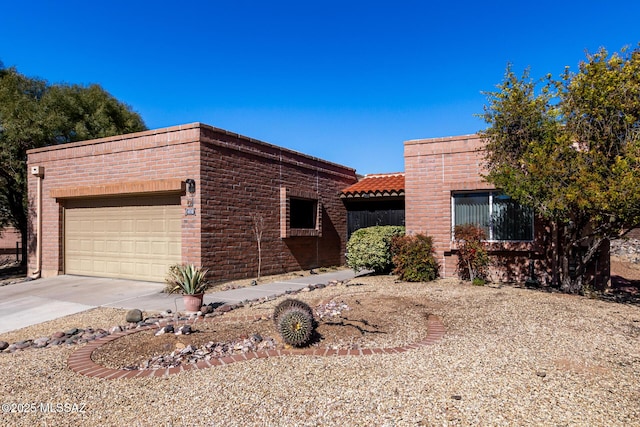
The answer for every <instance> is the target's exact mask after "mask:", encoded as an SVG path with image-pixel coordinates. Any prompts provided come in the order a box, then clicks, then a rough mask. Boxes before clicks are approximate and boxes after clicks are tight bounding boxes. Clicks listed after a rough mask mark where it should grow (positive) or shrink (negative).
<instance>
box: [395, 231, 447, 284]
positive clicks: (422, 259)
mask: <svg viewBox="0 0 640 427" xmlns="http://www.w3.org/2000/svg"><path fill="white" fill-rule="evenodd" d="M391 252H392V253H393V264H394V266H395V268H394V270H393V272H394V273H395V274H397V275H398V277H399V278H400V279H401V280H405V281H407V282H428V281H431V280H435V279H436V278H437V277H438V275H439V271H440V265H439V264H438V261H437V260H436V258H435V256H434V250H433V240H432V239H431V237H429V236H426V235H424V234H415V235H411V236H397V237H394V238H393V240H392V243H391Z"/></svg>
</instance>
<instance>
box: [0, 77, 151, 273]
mask: <svg viewBox="0 0 640 427" xmlns="http://www.w3.org/2000/svg"><path fill="white" fill-rule="evenodd" d="M145 129H146V126H145V124H144V122H143V121H142V118H141V117H140V116H139V115H138V114H137V113H135V112H133V111H132V110H131V108H130V107H129V106H127V105H125V104H123V103H121V102H119V101H118V100H116V99H115V98H114V97H113V96H111V95H110V94H109V93H107V92H106V91H105V90H104V89H102V88H101V87H100V86H99V85H91V86H88V87H84V86H79V85H66V84H57V85H50V84H48V83H47V82H46V81H44V80H40V79H35V78H29V77H26V76H24V75H22V74H20V73H18V71H17V70H16V69H15V68H4V67H3V66H1V64H0V227H2V226H6V225H9V224H11V225H13V226H14V227H15V228H17V229H18V230H19V231H20V233H22V254H23V257H22V258H23V263H25V262H26V253H27V224H28V221H27V217H28V216H27V197H26V194H27V174H26V161H27V150H29V149H32V148H39V147H44V146H48V145H54V144H61V143H66V142H73V141H81V140H85V139H92V138H101V137H106V136H112V135H118V134H122V133H129V132H137V131H141V130H145Z"/></svg>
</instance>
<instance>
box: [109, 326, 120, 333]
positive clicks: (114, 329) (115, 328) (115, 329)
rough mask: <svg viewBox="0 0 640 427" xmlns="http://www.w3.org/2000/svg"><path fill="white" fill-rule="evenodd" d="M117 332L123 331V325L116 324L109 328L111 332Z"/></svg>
mask: <svg viewBox="0 0 640 427" xmlns="http://www.w3.org/2000/svg"><path fill="white" fill-rule="evenodd" d="M116 332H122V326H114V327H113V328H111V329H109V333H110V334H115V333H116Z"/></svg>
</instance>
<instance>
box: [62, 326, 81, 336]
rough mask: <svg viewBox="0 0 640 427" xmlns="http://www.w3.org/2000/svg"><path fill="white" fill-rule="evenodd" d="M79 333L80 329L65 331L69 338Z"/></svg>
mask: <svg viewBox="0 0 640 427" xmlns="http://www.w3.org/2000/svg"><path fill="white" fill-rule="evenodd" d="M77 333H78V328H71V329H69V330H67V331H65V335H68V336H71V335H75V334H77Z"/></svg>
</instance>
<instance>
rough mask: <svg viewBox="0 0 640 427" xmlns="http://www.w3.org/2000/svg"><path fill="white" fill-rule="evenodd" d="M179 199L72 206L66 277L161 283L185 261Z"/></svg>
mask: <svg viewBox="0 0 640 427" xmlns="http://www.w3.org/2000/svg"><path fill="white" fill-rule="evenodd" d="M181 214H182V209H181V207H180V197H179V196H156V197H126V198H117V199H116V198H105V199H92V200H69V201H67V202H66V203H65V214H64V230H65V244H64V252H65V256H64V260H65V273H66V274H78V275H83V276H99V277H115V278H126V279H136V280H148V281H154V282H162V281H163V280H164V278H165V275H166V273H167V269H168V267H169V266H170V265H171V264H175V263H179V262H180V261H181V258H182V257H181V220H182V215H181Z"/></svg>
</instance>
